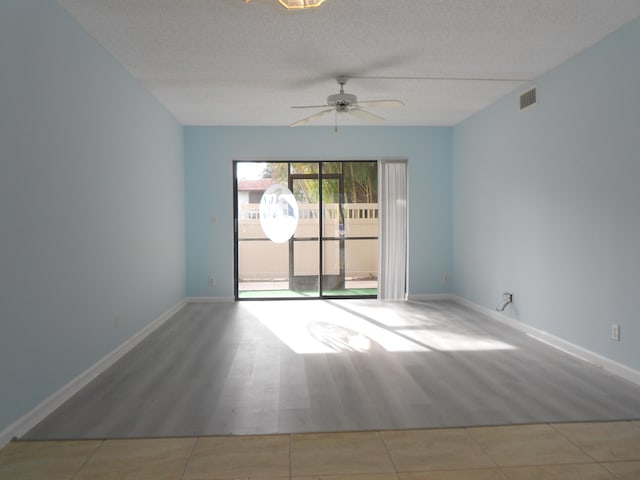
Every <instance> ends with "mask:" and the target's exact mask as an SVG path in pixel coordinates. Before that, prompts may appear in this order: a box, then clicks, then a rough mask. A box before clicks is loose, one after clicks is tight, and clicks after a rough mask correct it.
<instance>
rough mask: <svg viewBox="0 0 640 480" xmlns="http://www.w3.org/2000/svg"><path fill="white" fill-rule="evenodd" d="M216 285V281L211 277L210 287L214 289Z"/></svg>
mask: <svg viewBox="0 0 640 480" xmlns="http://www.w3.org/2000/svg"><path fill="white" fill-rule="evenodd" d="M215 284H216V279H215V278H213V277H209V286H210V287H213V286H214V285H215Z"/></svg>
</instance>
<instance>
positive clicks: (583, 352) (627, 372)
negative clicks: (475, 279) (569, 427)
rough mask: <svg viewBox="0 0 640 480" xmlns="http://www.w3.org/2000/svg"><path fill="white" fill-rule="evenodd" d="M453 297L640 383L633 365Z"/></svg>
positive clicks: (533, 336)
mask: <svg viewBox="0 0 640 480" xmlns="http://www.w3.org/2000/svg"><path fill="white" fill-rule="evenodd" d="M452 298H453V299H454V300H455V301H456V302H458V303H459V304H461V305H464V306H466V307H469V308H470V309H472V310H475V311H476V312H479V313H482V314H484V315H487V316H488V317H490V318H492V319H494V320H496V321H498V322H501V323H503V324H505V325H509V326H511V327H512V328H515V329H516V330H519V331H521V332H523V333H526V334H527V335H529V336H530V337H532V338H534V339H536V340H538V341H540V342H543V343H546V344H547V345H550V346H552V347H554V348H557V349H558V350H561V351H563V352H565V353H568V354H569V355H573V356H574V357H576V358H579V359H581V360H583V361H585V362H588V363H591V364H593V365H595V366H597V367H599V368H602V369H603V370H606V371H608V372H610V373H613V374H615V375H618V376H619V377H622V378H624V379H625V380H628V381H630V382H633V383H635V384H637V385H640V371H638V370H635V369H633V368H631V367H628V366H626V365H623V364H621V363H618V362H616V361H614V360H611V359H610V358H607V357H604V356H602V355H600V354H598V353H595V352H592V351H591V350H587V349H586V348H583V347H581V346H579V345H575V344H573V343H571V342H568V341H566V340H564V339H562V338H560V337H556V336H555V335H552V334H551V333H548V332H545V331H544V330H540V329H538V328H535V327H532V326H530V325H527V324H525V323H522V322H519V321H517V320H514V319H513V318H511V317H508V316H507V315H504V314H503V313H500V312H498V311H495V310H491V309H490V308H486V307H483V306H482V305H478V304H477V303H474V302H472V301H470V300H467V299H466V298H462V297H458V296H452Z"/></svg>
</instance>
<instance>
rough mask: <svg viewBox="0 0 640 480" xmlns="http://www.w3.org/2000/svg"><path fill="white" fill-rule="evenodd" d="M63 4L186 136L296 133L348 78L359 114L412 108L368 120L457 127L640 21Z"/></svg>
mask: <svg viewBox="0 0 640 480" xmlns="http://www.w3.org/2000/svg"><path fill="white" fill-rule="evenodd" d="M59 2H60V3H61V4H62V5H63V6H64V7H65V8H66V9H67V10H68V11H69V12H70V13H71V15H72V16H73V17H74V18H75V19H76V20H77V21H78V22H79V23H81V24H82V25H83V26H84V28H85V29H86V30H87V31H88V32H89V33H90V34H91V35H92V36H93V37H94V38H95V39H96V40H97V41H98V42H99V43H100V44H101V45H102V46H103V47H104V48H105V49H106V50H107V51H109V52H110V53H111V54H112V55H113V56H114V57H115V58H116V59H117V60H118V61H119V62H120V63H121V64H122V65H123V66H124V67H125V68H126V69H127V70H128V71H129V72H131V74H132V75H133V76H134V77H135V78H136V79H137V80H138V81H139V82H140V83H141V84H142V85H143V86H144V87H145V88H146V89H148V90H149V91H150V92H152V93H153V95H155V96H156V97H157V98H158V99H159V100H160V102H161V103H162V104H163V105H165V107H166V108H167V109H168V110H169V111H171V112H172V113H173V114H174V115H175V117H176V118H177V119H178V120H179V121H180V122H181V123H183V124H185V125H288V124H290V123H292V122H294V121H296V120H298V119H300V118H302V117H304V116H307V115H311V114H312V113H314V112H316V111H318V110H320V109H318V110H297V109H292V108H290V107H291V106H292V105H308V104H312V105H318V104H323V103H324V102H325V101H326V97H327V95H329V94H332V93H337V92H338V85H337V84H336V81H335V77H336V75H338V74H344V75H348V76H350V77H352V78H351V79H350V80H349V81H348V83H347V87H346V89H345V90H346V91H347V92H348V93H354V94H356V95H358V98H359V100H379V99H398V100H402V101H403V102H404V103H405V104H406V106H405V107H402V108H393V109H382V108H376V109H373V108H372V109H370V110H371V111H372V112H373V113H376V114H379V115H382V116H384V117H385V119H386V121H385V124H387V125H454V124H456V123H458V122H460V121H462V120H464V119H465V118H467V117H468V116H470V115H472V114H473V113H475V112H477V111H479V110H481V109H483V108H484V107H486V106H487V105H489V104H491V103H493V102H494V101H495V100H497V99H498V98H500V97H501V96H504V95H506V94H507V93H509V92H511V91H513V90H516V89H525V88H526V87H527V86H528V84H529V82H527V80H535V79H536V78H537V77H539V76H540V75H542V74H543V73H545V72H547V71H549V70H550V69H552V68H553V67H555V66H556V65H558V64H560V63H562V62H563V61H565V60H567V59H568V58H570V57H572V56H573V55H575V54H576V53H578V52H580V51H582V50H584V49H585V48H587V47H589V46H591V45H593V44H594V43H596V42H597V41H598V40H600V39H602V38H603V37H604V36H606V35H607V34H609V33H611V32H613V31H615V30H617V29H618V28H619V27H621V26H622V25H624V24H625V23H628V22H630V21H631V20H633V19H634V18H636V17H638V16H639V15H640V0H326V1H325V3H324V4H323V5H322V6H321V7H320V8H318V9H314V10H307V11H289V12H288V11H286V10H285V9H284V8H282V7H281V6H280V5H279V4H278V2H277V0H252V1H251V2H250V3H245V2H244V1H243V0H59ZM358 77H367V78H358ZM385 77H387V78H385ZM389 77H391V78H389ZM433 77H455V78H457V79H458V80H441V79H433ZM427 78H431V79H427ZM460 79H499V80H495V81H489V80H460ZM505 79H522V80H525V81H524V82H518V81H505ZM541 95H543V93H542V92H541ZM333 121H334V118H333V115H328V116H327V117H324V118H323V119H322V121H318V122H314V123H313V124H332V122H333ZM340 122H341V123H342V124H360V122H359V121H358V120H357V119H351V117H350V116H345V118H344V119H341V120H340Z"/></svg>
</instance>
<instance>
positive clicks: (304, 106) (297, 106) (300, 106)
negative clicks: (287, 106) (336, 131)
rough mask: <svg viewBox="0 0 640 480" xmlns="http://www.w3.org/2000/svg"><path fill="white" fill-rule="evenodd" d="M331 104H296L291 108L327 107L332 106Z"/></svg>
mask: <svg viewBox="0 0 640 480" xmlns="http://www.w3.org/2000/svg"><path fill="white" fill-rule="evenodd" d="M330 106H331V105H326V104H325V105H295V106H293V107H291V108H327V107H330Z"/></svg>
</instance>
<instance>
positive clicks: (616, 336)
mask: <svg viewBox="0 0 640 480" xmlns="http://www.w3.org/2000/svg"><path fill="white" fill-rule="evenodd" d="M611 338H612V339H613V340H615V341H616V342H619V341H620V325H618V324H617V323H613V324H611Z"/></svg>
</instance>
